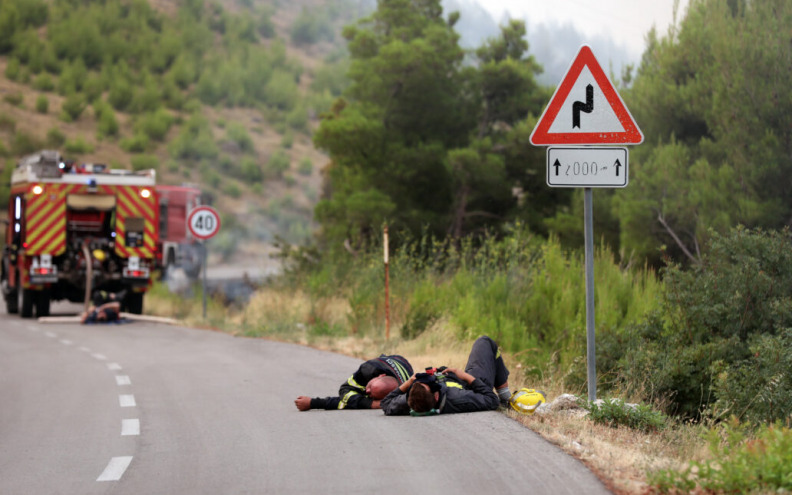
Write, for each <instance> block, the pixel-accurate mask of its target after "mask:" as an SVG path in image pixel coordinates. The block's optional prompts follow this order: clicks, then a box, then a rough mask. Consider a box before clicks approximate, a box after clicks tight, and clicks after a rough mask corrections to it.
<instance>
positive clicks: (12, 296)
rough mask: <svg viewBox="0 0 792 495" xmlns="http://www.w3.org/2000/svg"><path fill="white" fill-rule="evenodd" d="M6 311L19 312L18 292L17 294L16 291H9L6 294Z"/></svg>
mask: <svg viewBox="0 0 792 495" xmlns="http://www.w3.org/2000/svg"><path fill="white" fill-rule="evenodd" d="M6 311H7V312H8V314H10V315H15V314H17V313H19V294H17V291H12V292H9V293H8V294H7V295H6Z"/></svg>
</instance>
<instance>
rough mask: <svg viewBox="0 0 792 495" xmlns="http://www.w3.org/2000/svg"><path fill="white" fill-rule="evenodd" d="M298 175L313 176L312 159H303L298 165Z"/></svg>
mask: <svg viewBox="0 0 792 495" xmlns="http://www.w3.org/2000/svg"><path fill="white" fill-rule="evenodd" d="M297 173H299V174H300V175H306V176H307V175H311V174H312V173H313V162H312V161H311V159H310V158H307V157H306V158H303V159H302V160H300V164H299V165H297Z"/></svg>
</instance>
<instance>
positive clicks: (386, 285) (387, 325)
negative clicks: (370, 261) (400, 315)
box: [382, 224, 390, 340]
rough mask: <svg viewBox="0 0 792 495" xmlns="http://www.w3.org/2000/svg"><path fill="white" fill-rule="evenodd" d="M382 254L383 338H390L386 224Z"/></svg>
mask: <svg viewBox="0 0 792 495" xmlns="http://www.w3.org/2000/svg"><path fill="white" fill-rule="evenodd" d="M382 245H383V256H384V258H383V259H384V260H385V340H388V339H390V280H389V276H390V275H389V273H388V272H389V270H388V225H387V224H386V225H385V231H384V233H383V241H382Z"/></svg>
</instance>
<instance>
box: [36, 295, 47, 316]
mask: <svg viewBox="0 0 792 495" xmlns="http://www.w3.org/2000/svg"><path fill="white" fill-rule="evenodd" d="M36 296H37V297H36V317H42V316H49V314H50V294H49V291H46V290H45V291H41V292H39V293H38V294H36Z"/></svg>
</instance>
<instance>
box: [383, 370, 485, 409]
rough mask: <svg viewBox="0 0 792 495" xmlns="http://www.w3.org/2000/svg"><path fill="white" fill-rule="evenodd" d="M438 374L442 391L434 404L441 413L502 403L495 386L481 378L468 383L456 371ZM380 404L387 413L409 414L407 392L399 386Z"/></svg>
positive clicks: (440, 390)
mask: <svg viewBox="0 0 792 495" xmlns="http://www.w3.org/2000/svg"><path fill="white" fill-rule="evenodd" d="M435 376H436V377H437V378H439V380H438V384H439V392H440V395H439V398H438V400H437V404H436V405H435V409H436V410H437V413H438V414H452V413H463V412H476V411H493V410H495V409H497V408H498V405H499V404H500V401H499V399H498V396H497V395H496V394H495V392H494V391H493V389H492V387H489V386H488V385H487V384H486V383H484V382H483V381H481V380H480V379H479V378H476V379H475V380H473V382H472V383H470V384H467V383H466V382H464V381H463V380H461V379H460V378H458V377H457V376H456V375H455V374H453V373H448V374H446V375H444V378H443V377H440V376H438V375H435ZM408 392H409V391H408ZM380 407H381V408H382V410H383V412H384V413H385V414H386V415H387V416H398V415H406V414H410V406H408V405H407V393H405V392H402V391H401V390H400V389H398V388H397V389H395V390H393V392H391V393H390V394H388V396H387V397H385V398H384V399H382V402H380Z"/></svg>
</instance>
